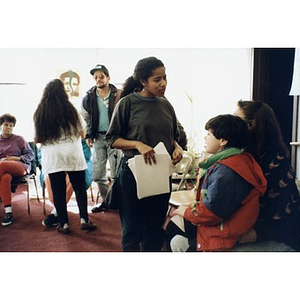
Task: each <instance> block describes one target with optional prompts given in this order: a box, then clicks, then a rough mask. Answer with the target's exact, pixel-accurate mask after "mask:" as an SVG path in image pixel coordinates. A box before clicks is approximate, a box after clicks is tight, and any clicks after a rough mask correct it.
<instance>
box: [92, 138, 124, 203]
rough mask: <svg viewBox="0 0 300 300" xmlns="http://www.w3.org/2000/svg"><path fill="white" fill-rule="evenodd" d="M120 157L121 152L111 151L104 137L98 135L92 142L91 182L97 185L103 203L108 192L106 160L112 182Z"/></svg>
mask: <svg viewBox="0 0 300 300" xmlns="http://www.w3.org/2000/svg"><path fill="white" fill-rule="evenodd" d="M121 156H122V151H121V150H118V149H111V148H110V147H109V145H108V143H107V141H106V139H105V135H104V134H98V136H97V138H96V139H95V142H94V151H93V156H92V163H93V181H95V182H96V183H97V185H98V188H99V192H100V194H101V197H102V198H103V201H105V198H106V194H107V190H108V180H107V170H106V166H107V160H108V162H109V166H110V177H111V179H112V180H114V178H115V176H116V172H117V168H118V165H119V163H120V160H121Z"/></svg>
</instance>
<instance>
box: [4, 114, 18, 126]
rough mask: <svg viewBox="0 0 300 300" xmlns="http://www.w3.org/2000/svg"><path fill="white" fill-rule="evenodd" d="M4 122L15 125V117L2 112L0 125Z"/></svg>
mask: <svg viewBox="0 0 300 300" xmlns="http://www.w3.org/2000/svg"><path fill="white" fill-rule="evenodd" d="M4 122H9V123H13V124H14V126H15V125H16V123H17V119H16V118H15V117H14V116H13V115H11V114H4V115H2V116H1V117H0V125H2V124H3V123H4Z"/></svg>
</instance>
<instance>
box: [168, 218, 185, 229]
mask: <svg viewBox="0 0 300 300" xmlns="http://www.w3.org/2000/svg"><path fill="white" fill-rule="evenodd" d="M171 220H172V222H173V223H174V224H175V225H176V226H177V227H179V228H180V229H181V230H182V231H183V232H185V226H184V219H183V217H181V216H178V215H176V216H174V217H172V218H171Z"/></svg>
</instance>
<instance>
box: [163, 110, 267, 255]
mask: <svg viewBox="0 0 300 300" xmlns="http://www.w3.org/2000/svg"><path fill="white" fill-rule="evenodd" d="M205 129H206V130H207V135H206V137H205V142H206V151H207V152H208V153H212V154H214V155H213V156H211V157H210V158H208V159H207V160H206V161H204V162H202V163H200V164H199V167H200V168H202V169H203V170H204V171H205V175H204V176H203V178H201V179H200V184H199V188H198V191H197V197H196V202H195V204H193V205H192V206H191V207H187V206H179V208H178V209H177V210H175V211H174V215H179V216H182V217H184V219H185V225H186V228H185V229H186V230H185V232H181V233H179V234H178V235H175V236H174V237H173V239H171V242H170V247H171V250H172V251H175V252H176V251H183V252H184V251H196V250H197V251H218V250H226V249H230V248H232V247H234V246H235V244H236V243H237V241H238V239H239V237H240V235H241V234H242V233H245V232H246V231H247V230H249V228H251V227H252V226H253V224H254V223H255V221H256V219H257V217H258V214H259V198H260V196H262V195H263V194H264V193H265V190H266V179H265V177H264V175H263V173H262V170H261V168H260V166H259V165H258V163H257V162H256V161H255V160H254V158H253V156H252V155H251V154H249V153H245V152H243V150H242V149H243V148H244V147H246V145H247V141H248V138H247V137H248V128H247V124H246V123H245V122H244V121H243V120H242V119H241V118H239V117H235V116H232V115H219V116H217V117H214V118H212V119H210V120H209V121H208V122H207V123H206V125H205ZM171 226H172V223H170V224H169V226H168V228H170V227H171ZM168 228H167V230H168Z"/></svg>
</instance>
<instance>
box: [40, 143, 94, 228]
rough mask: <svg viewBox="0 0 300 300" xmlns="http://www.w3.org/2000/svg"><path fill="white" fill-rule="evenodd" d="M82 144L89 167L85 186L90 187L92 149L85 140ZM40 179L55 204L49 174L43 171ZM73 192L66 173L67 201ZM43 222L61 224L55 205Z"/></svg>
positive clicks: (51, 224)
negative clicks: (46, 174)
mask: <svg viewBox="0 0 300 300" xmlns="http://www.w3.org/2000/svg"><path fill="white" fill-rule="evenodd" d="M81 145H82V149H83V153H84V157H85V161H86V164H87V169H86V170H85V187H86V189H88V188H89V187H90V186H91V184H92V151H91V149H90V147H89V146H88V145H87V144H86V142H85V140H84V139H82V140H81ZM40 153H41V152H40V151H39V159H41V154H40ZM40 181H41V183H42V185H43V183H45V186H46V189H47V191H48V196H49V200H50V201H51V203H52V204H53V194H52V189H51V183H50V179H49V177H48V176H47V177H46V178H44V175H43V173H42V172H41V176H40ZM72 194H73V188H72V185H71V182H70V179H69V176H68V174H66V203H68V202H69V200H70V199H71V197H72ZM42 224H43V225H44V226H47V227H52V226H57V225H58V224H59V222H58V215H57V211H56V209H55V207H53V210H52V211H51V213H50V214H49V215H48V216H46V218H45V219H44V220H43V221H42Z"/></svg>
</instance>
